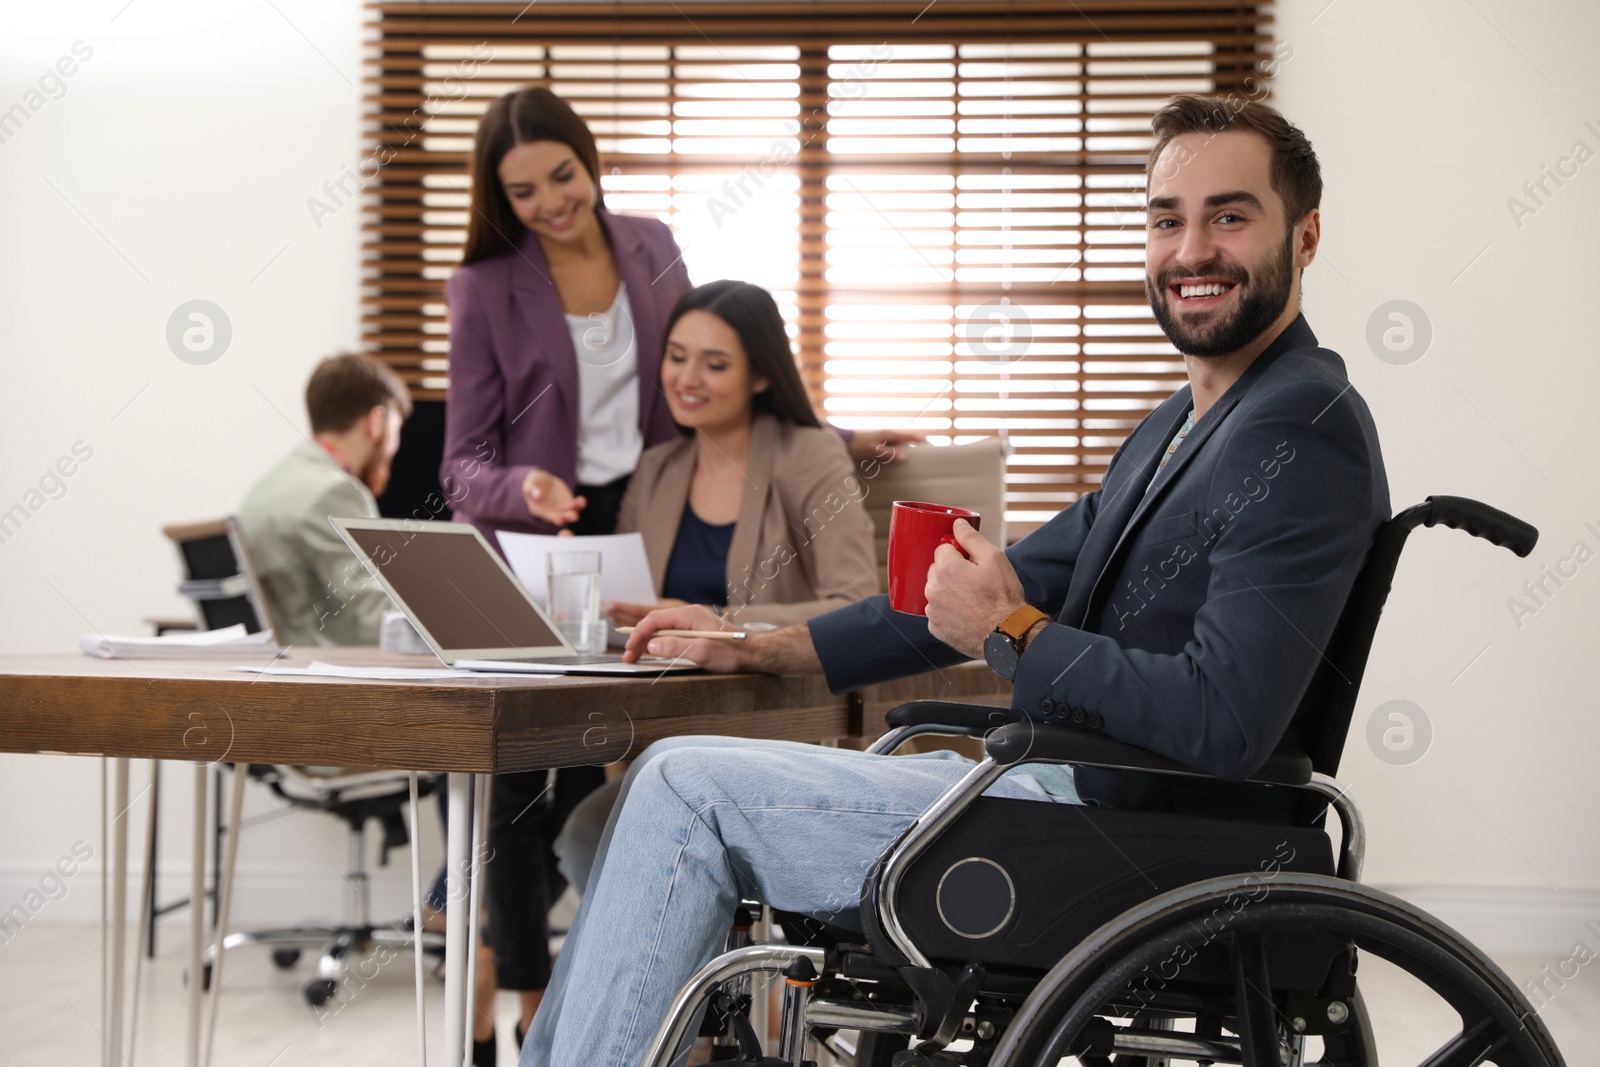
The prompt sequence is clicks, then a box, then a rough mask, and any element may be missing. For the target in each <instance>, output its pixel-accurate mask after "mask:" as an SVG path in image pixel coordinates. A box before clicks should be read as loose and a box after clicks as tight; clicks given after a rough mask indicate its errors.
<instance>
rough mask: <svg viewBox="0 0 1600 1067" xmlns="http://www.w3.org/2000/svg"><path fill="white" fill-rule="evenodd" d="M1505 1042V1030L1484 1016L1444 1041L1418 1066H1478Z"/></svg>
mask: <svg viewBox="0 0 1600 1067" xmlns="http://www.w3.org/2000/svg"><path fill="white" fill-rule="evenodd" d="M1505 1044H1506V1034H1505V1032H1504V1031H1502V1030H1501V1029H1500V1028H1499V1027H1498V1026H1496V1025H1495V1024H1494V1020H1493V1019H1490V1018H1488V1017H1487V1016H1486V1017H1484V1018H1482V1019H1479V1020H1478V1023H1477V1025H1476V1026H1472V1027H1470V1028H1468V1029H1466V1030H1463V1031H1461V1033H1459V1034H1457V1035H1456V1036H1455V1037H1453V1038H1451V1039H1450V1040H1449V1041H1447V1042H1445V1043H1444V1044H1443V1045H1441V1046H1440V1047H1439V1049H1438V1050H1437V1051H1435V1052H1434V1054H1433V1055H1431V1056H1429V1057H1428V1058H1427V1059H1426V1060H1423V1061H1422V1063H1421V1064H1419V1065H1418V1067H1478V1064H1480V1063H1484V1062H1486V1061H1488V1059H1489V1057H1490V1056H1491V1055H1493V1054H1494V1053H1495V1052H1498V1051H1499V1050H1500V1049H1502V1048H1504V1047H1505Z"/></svg>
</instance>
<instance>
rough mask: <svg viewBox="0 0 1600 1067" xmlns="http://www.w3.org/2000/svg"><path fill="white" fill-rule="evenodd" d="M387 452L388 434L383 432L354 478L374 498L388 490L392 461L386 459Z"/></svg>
mask: <svg viewBox="0 0 1600 1067" xmlns="http://www.w3.org/2000/svg"><path fill="white" fill-rule="evenodd" d="M388 451H389V433H388V431H387V430H385V431H384V434H383V436H382V437H380V438H378V441H377V443H376V444H375V445H373V448H372V455H371V456H368V457H367V462H366V464H365V465H364V466H362V468H361V470H359V471H357V472H356V477H357V478H360V479H361V484H362V485H365V486H366V487H367V489H368V490H369V491H371V493H372V495H373V496H374V497H379V496H382V495H383V491H384V490H385V489H387V488H389V471H390V468H391V466H392V463H393V461H392V460H390V459H389V458H388V457H387V453H388Z"/></svg>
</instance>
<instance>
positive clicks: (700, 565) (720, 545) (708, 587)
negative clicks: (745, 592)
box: [661, 503, 738, 607]
mask: <svg viewBox="0 0 1600 1067" xmlns="http://www.w3.org/2000/svg"><path fill="white" fill-rule="evenodd" d="M736 525H738V524H737V523H732V522H730V523H728V524H727V525H725V526H713V525H711V524H710V523H709V522H706V521H705V520H704V519H702V518H701V517H700V516H698V515H696V514H695V513H694V508H692V507H690V506H689V505H688V504H687V503H685V504H684V505H683V521H682V522H680V523H679V524H678V539H677V540H676V541H675V542H673V545H672V556H671V558H670V559H668V560H667V573H666V576H665V577H664V578H663V579H662V581H661V595H662V597H664V598H670V599H673V600H686V601H688V602H689V603H691V604H713V605H715V606H717V607H724V606H726V605H727V603H728V547H729V546H730V545H731V544H733V528H734V527H735V526H736Z"/></svg>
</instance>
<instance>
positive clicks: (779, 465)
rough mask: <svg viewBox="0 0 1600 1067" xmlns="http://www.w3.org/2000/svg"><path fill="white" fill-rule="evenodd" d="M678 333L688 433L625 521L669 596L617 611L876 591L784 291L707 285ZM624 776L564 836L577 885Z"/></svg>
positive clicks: (639, 493)
mask: <svg viewBox="0 0 1600 1067" xmlns="http://www.w3.org/2000/svg"><path fill="white" fill-rule="evenodd" d="M666 336H667V340H666V353H665V358H663V359H662V361H661V391H662V394H663V395H664V396H665V397H666V398H667V404H668V406H669V407H670V408H671V411H672V417H673V419H674V420H676V422H677V423H678V427H679V429H681V430H682V431H683V436H682V437H680V438H678V439H677V440H676V441H667V442H665V443H663V444H659V445H656V446H654V447H653V448H649V449H646V450H645V453H644V455H643V456H641V457H640V458H639V466H638V469H637V470H635V471H634V474H633V480H632V481H630V482H629V483H628V489H627V493H626V494H625V495H624V496H623V498H622V508H621V512H620V513H619V515H618V518H617V530H618V532H619V533H620V532H631V531H638V532H639V533H641V534H643V535H644V545H645V553H646V555H648V556H649V558H650V570H651V573H652V575H653V576H654V578H655V583H656V589H657V591H658V592H659V593H660V595H661V598H662V599H661V600H660V601H659V602H658V603H655V604H623V603H617V604H611V605H609V606H608V611H609V612H610V615H611V619H612V621H613V622H615V623H616V624H617V625H618V626H631V625H633V624H634V623H636V622H638V621H639V620H640V619H642V618H643V617H644V616H645V615H647V614H649V612H650V611H652V610H654V609H655V608H658V607H667V606H671V605H674V604H684V603H693V604H708V605H710V606H711V607H713V608H714V609H717V610H718V612H719V614H721V615H723V618H724V619H725V620H726V624H728V625H733V624H737V625H739V626H749V625H751V624H757V625H760V624H763V623H771V624H774V625H778V626H782V625H786V624H788V623H792V622H803V621H804V620H806V619H809V618H811V617H812V616H813V615H820V614H822V613H823V612H824V611H831V610H833V609H834V608H837V607H842V606H844V605H846V604H849V603H852V602H854V601H857V600H861V599H864V598H865V597H868V596H871V595H872V594H873V593H876V592H877V591H878V568H877V564H876V563H875V562H874V560H873V555H872V519H871V518H870V517H869V516H868V515H867V509H866V507H865V505H863V504H862V498H863V497H864V496H865V495H866V493H865V489H864V487H863V486H862V484H861V482H860V481H859V480H858V479H857V478H856V473H855V465H854V464H853V463H852V462H851V460H850V456H849V453H847V452H846V451H845V446H844V442H843V441H841V440H840V439H839V435H838V434H836V433H833V432H832V431H830V430H826V429H823V428H822V424H821V423H819V422H818V421H817V416H816V413H815V412H814V411H812V409H811V403H810V401H809V400H808V399H807V398H806V390H805V386H804V385H803V384H801V381H800V372H799V371H798V370H796V369H795V364H794V353H793V352H792V351H791V350H790V348H789V335H788V334H787V333H786V332H785V331H784V328H783V318H782V316H780V315H779V314H778V305H777V304H775V303H774V302H773V300H772V296H771V294H769V293H768V292H767V291H766V290H765V289H762V288H761V287H760V286H756V285H751V284H749V283H748V282H733V281H720V282H711V283H710V284H709V285H702V286H700V287H699V288H698V289H692V290H690V291H689V292H687V293H685V294H684V295H683V297H682V298H681V299H680V300H679V301H678V304H677V306H676V307H674V308H673V309H672V315H671V316H670V317H669V318H668V320H667V330H666ZM621 787H622V780H621V779H620V778H618V779H614V780H612V781H610V782H608V783H607V784H605V785H604V786H601V787H600V788H599V789H597V790H595V791H594V792H593V793H590V794H589V795H588V796H587V797H585V798H584V799H583V801H582V802H581V803H579V804H578V806H577V807H576V808H575V809H573V811H572V814H571V815H569V816H567V821H566V824H565V826H563V828H562V830H561V836H560V837H558V838H557V839H556V841H555V845H554V849H555V853H556V858H557V861H558V863H559V865H560V868H561V873H562V874H564V875H566V877H567V881H569V882H570V883H571V884H572V887H573V888H574V889H576V890H577V891H578V892H579V893H582V892H583V890H584V889H585V888H586V887H587V885H588V882H589V872H590V869H591V868H592V867H593V865H594V857H595V852H596V850H597V849H598V848H599V842H600V836H601V834H602V832H603V831H604V829H605V825H606V819H607V817H608V816H609V815H610V814H611V808H612V806H613V805H615V803H616V799H617V793H618V792H619V790H620V789H621Z"/></svg>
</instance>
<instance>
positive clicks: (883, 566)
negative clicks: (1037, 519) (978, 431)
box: [856, 437, 1007, 589]
mask: <svg viewBox="0 0 1600 1067" xmlns="http://www.w3.org/2000/svg"><path fill="white" fill-rule="evenodd" d="M905 451H906V455H907V457H908V458H906V459H904V460H902V461H901V462H899V463H880V462H877V461H875V460H863V461H862V462H860V463H858V464H857V465H856V467H857V472H858V475H859V477H860V479H861V484H862V487H863V488H865V489H866V491H867V495H866V499H865V501H864V503H865V504H866V507H867V514H868V515H870V516H872V527H873V531H874V533H873V549H874V550H875V551H874V555H875V557H876V558H877V561H878V588H879V589H887V588H889V510H890V508H891V507H892V506H893V504H894V502H895V501H896V500H923V501H928V502H932V503H939V504H949V505H951V506H952V507H958V508H966V509H967V510H968V511H976V512H977V513H978V514H979V515H982V516H983V522H982V524H981V525H980V527H979V529H980V531H981V532H982V533H983V535H984V536H985V537H987V538H988V539H989V540H990V541H992V542H994V543H995V544H997V545H999V546H1000V547H1002V548H1004V547H1005V544H1006V510H1005V482H1006V454H1007V448H1006V444H1005V442H1004V441H1002V440H1001V439H1000V438H998V437H986V438H984V439H983V440H981V441H974V442H972V443H971V444H965V445H918V446H916V447H914V448H910V449H907V450H905Z"/></svg>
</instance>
